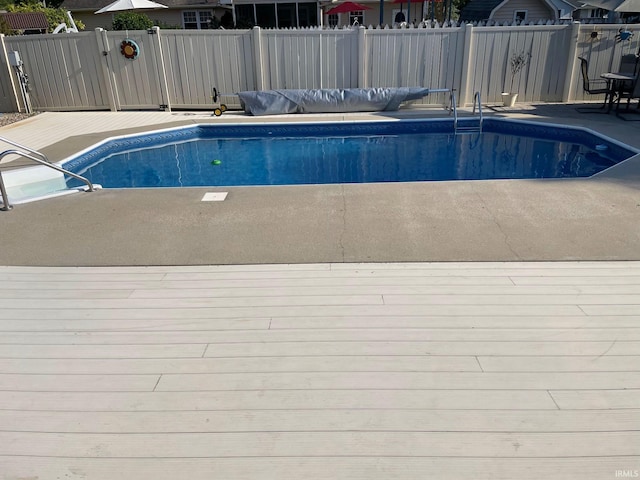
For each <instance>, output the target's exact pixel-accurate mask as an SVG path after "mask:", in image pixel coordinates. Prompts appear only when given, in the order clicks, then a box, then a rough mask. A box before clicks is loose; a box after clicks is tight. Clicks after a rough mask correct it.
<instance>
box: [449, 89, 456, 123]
mask: <svg viewBox="0 0 640 480" xmlns="http://www.w3.org/2000/svg"><path fill="white" fill-rule="evenodd" d="M457 103H458V102H457V101H456V90H455V89H453V90H451V95H450V96H449V108H450V112H451V113H453V131H454V133H455V132H457V131H458V107H457V105H456V104H457ZM451 113H450V114H451Z"/></svg>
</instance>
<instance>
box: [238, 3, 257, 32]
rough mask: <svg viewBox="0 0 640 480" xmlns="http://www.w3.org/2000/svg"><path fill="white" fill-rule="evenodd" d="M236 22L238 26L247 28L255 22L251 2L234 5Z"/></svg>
mask: <svg viewBox="0 0 640 480" xmlns="http://www.w3.org/2000/svg"><path fill="white" fill-rule="evenodd" d="M235 8H236V22H237V23H238V24H239V27H238V28H249V26H254V25H255V24H256V17H255V13H254V11H253V4H250V5H236V6H235Z"/></svg>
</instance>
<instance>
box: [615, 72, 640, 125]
mask: <svg viewBox="0 0 640 480" xmlns="http://www.w3.org/2000/svg"><path fill="white" fill-rule="evenodd" d="M623 98H626V99H627V106H626V108H625V109H623V110H621V109H620V101H621V100H622V99H623ZM634 98H637V99H638V108H640V81H638V79H636V80H635V82H633V88H631V89H630V90H627V91H621V92H620V94H619V95H618V101H617V104H616V115H617V116H618V117H619V118H622V119H623V120H630V119H628V118H625V117H624V116H623V114H626V113H634V114H636V115H637V114H638V113H640V112H638V111H637V110H636V111H631V110H630V106H631V100H632V99H634ZM634 121H640V119H637V120H634Z"/></svg>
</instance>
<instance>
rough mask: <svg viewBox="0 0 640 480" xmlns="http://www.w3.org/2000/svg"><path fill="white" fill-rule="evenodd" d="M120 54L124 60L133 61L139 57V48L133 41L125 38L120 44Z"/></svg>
mask: <svg viewBox="0 0 640 480" xmlns="http://www.w3.org/2000/svg"><path fill="white" fill-rule="evenodd" d="M120 53H121V54H122V56H123V57H124V58H128V59H129V60H135V59H136V58H138V55H140V47H139V46H138V44H137V43H136V42H135V40H131V39H130V38H125V39H124V40H123V41H122V43H121V44H120Z"/></svg>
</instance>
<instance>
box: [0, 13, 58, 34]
mask: <svg viewBox="0 0 640 480" xmlns="http://www.w3.org/2000/svg"><path fill="white" fill-rule="evenodd" d="M0 18H2V20H4V21H5V23H6V24H7V25H8V26H9V28H10V29H11V30H12V31H13V32H16V33H22V34H24V35H30V34H34V33H47V30H48V29H49V22H48V21H47V16H46V15H45V14H44V13H42V12H31V13H0Z"/></svg>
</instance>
